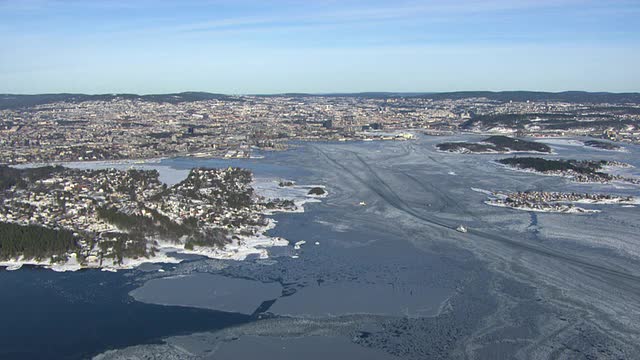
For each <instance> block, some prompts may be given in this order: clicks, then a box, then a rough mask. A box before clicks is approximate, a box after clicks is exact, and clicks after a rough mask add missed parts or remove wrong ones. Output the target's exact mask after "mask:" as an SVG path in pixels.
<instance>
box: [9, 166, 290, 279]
mask: <svg viewBox="0 0 640 360" xmlns="http://www.w3.org/2000/svg"><path fill="white" fill-rule="evenodd" d="M158 177H159V174H158V172H157V171H155V170H144V171H142V170H128V171H121V170H114V169H108V170H78V169H69V168H65V167H61V166H56V167H52V166H49V167H41V168H30V169H16V168H12V167H8V166H0V200H1V201H0V265H3V266H14V267H19V266H20V265H21V264H35V265H45V266H52V267H53V268H54V269H61V270H75V269H78V268H84V267H98V268H109V269H118V268H130V267H133V266H136V265H138V264H140V263H142V262H152V261H154V260H158V261H164V260H166V261H167V262H171V259H169V257H168V256H167V252H169V251H174V252H175V251H179V252H187V253H197V254H202V255H206V256H210V257H220V258H232V259H242V258H244V257H246V256H247V255H249V254H256V255H258V256H260V257H264V256H266V250H265V249H264V247H265V246H272V245H283V246H284V245H287V244H288V242H287V241H286V240H284V239H280V238H270V237H268V236H266V235H264V232H265V231H266V230H268V229H269V228H271V227H272V226H273V222H272V221H271V220H270V219H268V218H266V217H265V216H264V214H265V213H267V212H269V213H272V212H273V211H294V210H296V204H295V203H294V202H293V201H290V200H286V199H285V200H279V199H278V200H267V199H264V198H262V197H261V196H258V195H256V194H255V193H254V190H253V188H252V186H251V182H252V178H253V177H252V174H251V172H250V171H249V170H245V169H240V168H231V167H229V168H227V169H205V168H197V169H192V170H191V172H190V173H189V175H188V176H187V178H186V179H185V180H183V181H182V182H180V183H178V184H176V185H174V186H171V187H167V186H166V185H165V184H162V183H161V182H160V181H159V180H158ZM173 262H175V261H173Z"/></svg>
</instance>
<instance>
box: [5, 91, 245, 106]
mask: <svg viewBox="0 0 640 360" xmlns="http://www.w3.org/2000/svg"><path fill="white" fill-rule="evenodd" d="M114 99H129V100H143V101H151V102H158V103H160V102H166V103H173V104H175V103H181V102H191V101H201V100H211V99H219V100H227V101H229V100H237V99H238V98H237V97H233V96H229V95H223V94H212V93H206V92H183V93H175V94H152V95H136V94H98V95H86V94H40V95H13V94H2V95H0V109H16V108H23V107H30V106H35V105H44V104H51V103H54V102H60V101H66V102H83V101H100V100H101V101H111V100H114Z"/></svg>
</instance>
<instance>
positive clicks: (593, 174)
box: [497, 157, 640, 184]
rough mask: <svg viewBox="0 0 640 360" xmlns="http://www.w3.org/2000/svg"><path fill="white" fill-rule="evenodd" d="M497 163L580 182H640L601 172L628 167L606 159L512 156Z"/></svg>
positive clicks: (639, 181) (639, 182)
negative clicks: (556, 158) (611, 168)
mask: <svg viewBox="0 0 640 360" xmlns="http://www.w3.org/2000/svg"><path fill="white" fill-rule="evenodd" d="M497 162H498V163H499V164H502V165H506V166H508V167H510V168H514V169H518V170H523V171H530V172H535V173H540V174H544V175H552V176H563V177H567V178H571V179H572V180H573V181H575V182H580V183H602V184H606V183H609V182H611V181H614V180H618V181H624V182H629V183H633V184H640V180H639V179H635V178H626V177H623V176H619V175H612V174H608V173H605V172H603V170H605V169H606V168H607V167H630V166H631V165H629V164H626V163H622V162H619V161H608V160H565V159H558V160H555V159H554V160H550V159H544V158H539V157H512V158H506V159H500V160H497Z"/></svg>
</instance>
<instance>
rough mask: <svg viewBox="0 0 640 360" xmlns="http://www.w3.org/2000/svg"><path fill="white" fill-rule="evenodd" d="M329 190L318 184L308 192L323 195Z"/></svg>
mask: <svg viewBox="0 0 640 360" xmlns="http://www.w3.org/2000/svg"><path fill="white" fill-rule="evenodd" d="M326 193H327V192H326V190H325V189H323V188H321V187H319V186H316V187H313V188H311V190H309V192H308V193H307V195H313V196H323V195H325V194H326Z"/></svg>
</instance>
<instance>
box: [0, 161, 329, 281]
mask: <svg viewBox="0 0 640 360" xmlns="http://www.w3.org/2000/svg"><path fill="white" fill-rule="evenodd" d="M137 164H139V165H149V164H152V163H137ZM251 186H252V188H253V189H254V191H255V194H256V195H258V196H259V197H261V198H263V199H265V200H267V199H280V200H291V201H292V202H293V203H294V204H295V208H294V209H287V208H277V209H264V210H262V211H260V212H259V213H260V214H261V215H264V216H267V218H266V220H267V224H266V225H264V226H258V227H256V228H255V230H256V231H255V234H254V235H251V236H241V235H240V236H237V237H236V238H232V239H231V241H230V242H229V243H227V244H225V246H224V247H222V248H218V247H203V246H195V247H194V248H193V249H186V248H184V244H182V243H179V242H176V243H173V242H170V241H159V240H157V239H155V242H156V243H157V252H156V254H155V255H154V256H150V257H141V258H135V259H134V258H124V259H123V261H122V263H121V264H117V265H115V264H108V265H105V263H106V262H108V260H107V261H103V264H102V265H100V262H99V260H98V259H95V260H93V261H89V262H88V263H86V264H80V263H79V262H78V261H77V255H76V254H75V253H71V254H69V259H68V260H67V261H66V262H63V263H53V264H52V263H51V259H44V260H35V259H28V260H26V259H9V260H0V267H3V268H5V270H6V271H15V270H19V269H20V268H22V266H24V265H29V266H35V267H42V268H45V269H48V270H53V271H56V272H67V271H70V272H73V271H78V270H82V269H95V270H97V269H100V270H101V271H111V272H116V271H118V270H130V269H134V268H136V267H138V266H140V265H142V264H145V263H151V264H177V263H180V262H182V261H184V259H179V258H177V257H174V256H171V254H188V255H200V256H204V257H206V258H209V259H220V260H235V261H242V260H245V259H247V258H248V257H250V256H257V257H258V258H259V259H267V258H269V253H268V248H270V247H284V246H290V245H292V243H291V242H290V241H289V240H287V239H284V238H281V237H272V236H269V235H267V232H268V231H269V230H272V229H274V228H275V227H276V226H277V221H276V220H274V219H273V218H270V217H269V216H272V215H275V214H279V213H304V211H305V209H304V205H305V204H307V203H318V202H321V200H320V199H322V198H325V197H327V196H328V192H326V186H325V185H294V186H290V187H280V186H279V185H278V180H277V179H273V178H262V177H254V178H253V180H252V182H251ZM314 187H321V188H322V189H324V190H325V193H324V194H322V195H311V194H308V191H309V189H311V188H314ZM85 261H86V260H85Z"/></svg>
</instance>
